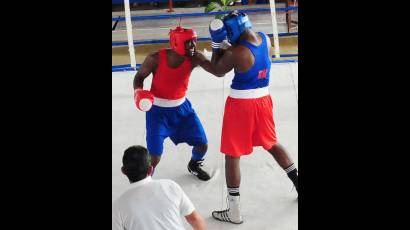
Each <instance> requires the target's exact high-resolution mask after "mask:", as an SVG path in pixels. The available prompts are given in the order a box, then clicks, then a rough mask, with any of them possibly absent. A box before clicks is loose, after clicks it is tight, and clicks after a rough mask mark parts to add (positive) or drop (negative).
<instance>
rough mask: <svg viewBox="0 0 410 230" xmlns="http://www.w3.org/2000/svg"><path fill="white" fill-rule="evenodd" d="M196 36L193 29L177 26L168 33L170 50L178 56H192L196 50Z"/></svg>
mask: <svg viewBox="0 0 410 230" xmlns="http://www.w3.org/2000/svg"><path fill="white" fill-rule="evenodd" d="M197 37H198V36H197V34H196V32H195V31H194V30H193V29H186V28H182V27H180V26H177V27H176V28H175V29H173V30H170V32H169V43H170V45H171V48H172V49H173V50H175V52H177V53H178V54H179V55H183V56H184V55H185V56H189V57H191V56H193V55H194V52H195V49H196V39H197Z"/></svg>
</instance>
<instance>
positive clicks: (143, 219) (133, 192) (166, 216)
mask: <svg viewBox="0 0 410 230" xmlns="http://www.w3.org/2000/svg"><path fill="white" fill-rule="evenodd" d="M122 163H123V166H122V168H121V171H122V173H123V174H125V175H126V176H127V177H128V179H129V181H130V183H131V186H130V188H129V189H128V190H127V191H126V192H124V193H123V194H122V195H121V196H120V197H119V198H118V199H117V200H116V201H115V202H114V203H113V206H112V230H184V229H185V228H184V225H183V222H182V218H181V216H184V217H185V219H186V220H187V222H188V223H189V224H190V225H191V226H192V228H193V229H195V230H206V229H207V228H206V225H205V221H204V219H203V218H202V217H201V215H200V214H199V213H198V211H196V210H195V207H194V205H193V204H192V202H191V200H190V199H189V198H188V197H187V195H186V194H185V192H184V191H183V190H182V188H181V187H180V186H179V185H178V184H177V183H175V182H174V181H172V180H167V179H160V180H153V179H152V178H151V174H152V172H153V167H152V166H151V159H150V155H149V154H148V151H147V149H146V148H145V147H142V146H131V147H129V148H127V149H126V150H125V152H124V156H123V158H122Z"/></svg>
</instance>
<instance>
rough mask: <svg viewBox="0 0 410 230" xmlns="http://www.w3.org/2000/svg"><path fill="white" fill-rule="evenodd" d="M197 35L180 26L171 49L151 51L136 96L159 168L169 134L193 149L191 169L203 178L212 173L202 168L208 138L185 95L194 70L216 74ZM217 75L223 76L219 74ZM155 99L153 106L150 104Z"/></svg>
mask: <svg viewBox="0 0 410 230" xmlns="http://www.w3.org/2000/svg"><path fill="white" fill-rule="evenodd" d="M196 42H197V35H196V32H195V31H194V30H192V29H186V28H182V27H179V26H178V27H177V28H176V29H174V30H171V31H170V45H171V48H170V49H161V50H159V51H158V52H154V53H151V54H149V55H148V56H147V57H146V58H145V60H144V62H143V63H142V65H141V68H140V69H139V70H138V72H137V74H136V75H135V77H134V99H135V103H136V106H137V108H138V109H140V110H142V111H147V112H146V129H147V139H146V140H147V148H148V151H149V153H150V155H151V159H152V166H153V167H154V168H155V167H156V166H157V164H158V163H159V161H160V159H161V155H162V153H163V143H164V140H165V138H167V137H169V138H170V139H171V140H172V141H173V142H174V144H175V145H177V144H179V143H187V144H188V145H190V146H193V148H192V157H191V160H190V162H189V163H188V171H189V172H190V173H192V174H194V175H195V176H197V177H198V178H199V179H200V180H204V181H206V180H209V179H210V176H209V174H208V173H207V172H205V171H204V170H203V169H202V168H201V167H202V166H203V161H204V157H205V154H206V152H207V149H208V141H207V138H206V134H205V131H204V129H203V127H202V124H201V121H200V120H199V118H198V116H197V114H196V113H195V111H194V109H193V108H192V106H191V103H190V101H189V100H188V99H187V98H186V97H185V94H186V91H187V89H188V83H189V78H190V76H191V72H192V70H193V69H194V68H195V67H197V66H201V67H202V68H204V69H205V70H206V71H208V72H210V73H212V74H215V75H216V71H214V69H213V67H212V65H211V62H210V61H209V60H208V59H207V58H206V57H205V56H204V55H203V54H202V53H201V52H200V51H198V50H196ZM151 73H152V74H153V79H152V85H151V90H150V91H148V90H143V82H144V79H145V78H146V77H148V76H149V75H150V74H151ZM217 76H223V74H218V75H217ZM151 102H152V107H151V105H150V103H151Z"/></svg>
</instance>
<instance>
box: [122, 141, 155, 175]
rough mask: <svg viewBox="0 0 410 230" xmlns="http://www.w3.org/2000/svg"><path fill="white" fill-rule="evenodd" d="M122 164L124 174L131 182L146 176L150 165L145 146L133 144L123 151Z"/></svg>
mask: <svg viewBox="0 0 410 230" xmlns="http://www.w3.org/2000/svg"><path fill="white" fill-rule="evenodd" d="M122 164H123V169H124V173H125V175H127V177H128V179H129V180H130V181H131V183H132V182H136V181H139V180H142V179H144V178H145V177H147V172H148V168H149V167H150V166H151V157H150V155H149V154H148V151H147V149H146V148H145V147H143V146H139V145H134V146H130V147H128V148H127V149H126V150H125V151H124V156H123V157H122Z"/></svg>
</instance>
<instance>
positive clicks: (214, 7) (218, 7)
mask: <svg viewBox="0 0 410 230" xmlns="http://www.w3.org/2000/svg"><path fill="white" fill-rule="evenodd" d="M233 2H234V0H220V1H219V2H217V1H213V2H210V3H209V4H208V5H207V6H206V7H205V13H209V12H219V11H227V10H228V7H229V4H231V3H233ZM222 17H223V15H222V14H218V15H215V18H217V19H222Z"/></svg>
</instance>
